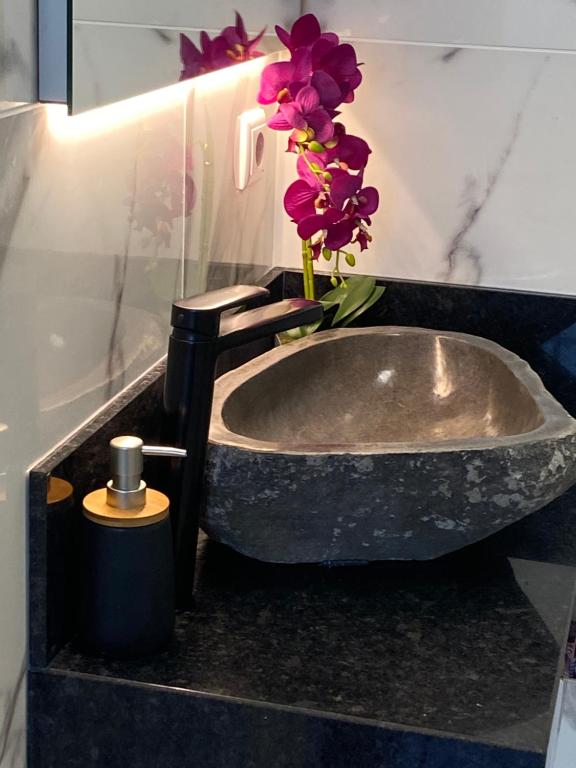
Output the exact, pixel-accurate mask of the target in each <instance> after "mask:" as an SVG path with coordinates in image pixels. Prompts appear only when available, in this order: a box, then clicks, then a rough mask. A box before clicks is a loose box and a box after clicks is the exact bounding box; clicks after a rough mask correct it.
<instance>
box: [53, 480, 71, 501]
mask: <svg viewBox="0 0 576 768" xmlns="http://www.w3.org/2000/svg"><path fill="white" fill-rule="evenodd" d="M73 493H74V486H73V485H72V484H71V483H69V482H68V481H67V480H62V478H60V477H49V478H48V491H47V493H46V503H47V504H58V503H59V502H61V501H65V500H66V499H69V498H70V496H72V494H73Z"/></svg>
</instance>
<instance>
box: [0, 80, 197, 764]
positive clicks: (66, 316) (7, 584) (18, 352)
mask: <svg viewBox="0 0 576 768" xmlns="http://www.w3.org/2000/svg"><path fill="white" fill-rule="evenodd" d="M176 90H177V92H176V93H173V94H169V95H168V96H166V95H165V99H164V100H163V101H162V102H161V103H154V104H151V103H146V102H142V100H140V101H139V102H136V103H132V104H131V105H129V109H128V110H124V112H121V111H120V112H119V111H118V109H117V108H116V107H115V108H108V109H106V110H100V111H99V112H98V113H91V114H90V115H89V116H81V117H78V118H68V117H67V116H66V109H65V107H32V108H27V109H24V110H21V111H17V110H13V111H12V112H11V113H10V114H8V115H7V116H0V154H1V156H2V157H3V158H6V159H7V161H6V162H2V163H1V164H0V361H1V371H2V374H1V376H0V616H1V617H2V621H1V623H0V648H1V649H2V652H1V653H0V765H2V766H6V767H7V768H8V766H10V767H11V768H24V765H25V722H24V721H25V714H24V705H25V697H24V690H25V683H24V680H23V675H24V669H25V653H26V569H25V568H26V554H25V552H26V544H25V535H26V470H27V468H28V466H29V465H30V464H32V463H34V462H35V461H36V460H37V459H38V458H39V457H40V456H41V455H42V454H43V453H45V452H46V451H47V450H48V449H50V448H51V447H53V446H54V445H55V444H56V443H57V442H59V441H60V440H61V439H62V438H64V437H65V435H66V434H67V433H69V432H70V431H71V430H73V429H75V428H76V427H77V426H79V425H80V424H81V423H82V422H83V421H84V420H85V419H86V418H88V417H90V416H91V415H92V414H93V413H94V411H95V410H97V409H98V408H99V407H100V406H102V405H103V404H104V403H105V402H106V401H107V400H109V399H110V397H112V396H113V395H114V394H116V393H117V392H118V391H120V390H121V389H122V388H123V387H124V386H126V385H127V384H129V383H130V382H131V381H133V380H134V379H135V378H136V377H137V376H139V375H140V374H141V373H142V372H143V371H144V370H146V369H147V368H148V367H149V366H150V365H152V364H154V363H155V362H156V361H157V360H159V359H160V358H161V357H162V355H163V354H164V353H165V349H166V340H167V333H168V322H167V319H168V311H169V307H170V302H171V299H172V298H173V297H174V296H175V295H180V292H181V265H182V258H181V257H182V247H183V225H184V218H185V217H184V213H185V210H184V205H183V190H184V176H183V169H184V157H185V143H184V109H185V98H186V89H185V88H180V89H179V90H178V89H176Z"/></svg>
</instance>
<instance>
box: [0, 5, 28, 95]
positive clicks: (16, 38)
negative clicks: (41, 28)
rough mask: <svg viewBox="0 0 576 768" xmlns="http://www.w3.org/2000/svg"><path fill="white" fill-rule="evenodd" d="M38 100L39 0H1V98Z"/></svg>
mask: <svg viewBox="0 0 576 768" xmlns="http://www.w3.org/2000/svg"><path fill="white" fill-rule="evenodd" d="M35 99H36V2H35V0H0V101H2V100H5V101H34V100H35Z"/></svg>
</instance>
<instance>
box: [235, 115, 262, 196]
mask: <svg viewBox="0 0 576 768" xmlns="http://www.w3.org/2000/svg"><path fill="white" fill-rule="evenodd" d="M265 141H266V113H265V112H264V110H263V109H261V108H260V107H255V108H254V109H249V110H248V111H247V112H243V113H242V114H241V115H238V117H237V118H236V138H235V142H234V183H235V184H236V189H240V190H242V189H246V187H247V186H249V185H250V184H253V183H254V182H255V181H257V180H258V179H259V178H260V177H261V176H262V174H263V173H264V145H265Z"/></svg>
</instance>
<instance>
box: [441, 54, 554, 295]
mask: <svg viewBox="0 0 576 768" xmlns="http://www.w3.org/2000/svg"><path fill="white" fill-rule="evenodd" d="M458 50H461V49H454V51H455V52H458ZM452 53H453V51H451V52H449V53H448V54H446V56H450V59H448V60H450V61H451V60H452V58H453V56H452V55H451V54H452ZM446 60H447V59H446V58H445V57H444V61H446ZM548 61H549V57H546V58H545V59H544V61H543V62H542V66H541V68H540V70H539V71H537V72H536V74H535V76H534V79H533V81H532V83H530V85H529V87H528V90H527V92H526V95H525V97H524V100H523V103H522V105H521V107H520V109H519V110H518V112H517V113H516V115H515V116H514V121H513V123H512V129H511V132H510V138H509V139H508V141H507V143H506V145H505V147H504V149H503V151H502V154H501V155H500V157H499V159H498V162H497V164H496V166H495V168H494V169H493V170H492V171H491V172H490V173H489V174H488V178H487V181H486V184H485V187H484V189H483V190H482V191H481V192H479V190H478V186H479V183H480V182H479V179H478V178H476V177H473V176H467V177H466V179H465V181H464V189H463V193H462V206H463V207H464V208H465V215H464V219H463V222H462V224H461V226H460V228H459V229H458V232H457V233H456V234H455V235H454V237H453V238H452V240H451V242H450V243H449V245H448V250H447V252H446V254H445V255H444V257H443V259H444V260H445V261H446V264H447V270H446V274H445V275H443V276H442V277H443V279H444V280H446V282H451V278H452V277H453V275H454V272H455V270H456V267H457V265H458V263H459V262H461V261H468V262H470V267H471V275H472V278H473V279H472V280H471V282H472V283H475V284H481V283H482V257H481V254H480V253H479V251H478V249H477V248H476V247H474V246H472V245H469V244H468V243H467V237H468V235H469V233H470V230H471V229H472V227H473V226H474V224H475V223H476V221H477V219H478V217H479V216H480V215H481V214H482V211H483V210H484V207H485V206H486V204H487V203H488V201H489V200H490V198H491V197H492V194H493V193H494V191H495V189H496V186H497V184H498V182H499V180H500V178H501V176H502V174H503V172H504V170H505V168H506V165H507V163H508V160H509V159H510V156H511V154H512V152H513V151H514V147H515V145H516V141H517V140H518V137H519V136H520V131H521V128H522V120H523V118H524V113H525V111H526V108H527V106H528V103H529V101H530V97H531V96H532V93H533V92H534V90H535V88H536V87H537V85H538V82H539V81H540V78H541V76H542V70H543V68H544V67H545V66H546V64H547V63H548Z"/></svg>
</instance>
